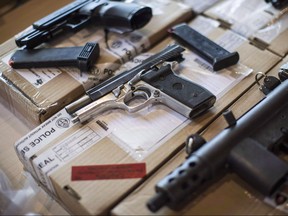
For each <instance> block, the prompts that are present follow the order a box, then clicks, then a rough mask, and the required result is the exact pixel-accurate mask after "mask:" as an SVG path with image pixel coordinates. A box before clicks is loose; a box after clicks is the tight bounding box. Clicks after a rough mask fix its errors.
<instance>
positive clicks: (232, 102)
mask: <svg viewBox="0 0 288 216" xmlns="http://www.w3.org/2000/svg"><path fill="white" fill-rule="evenodd" d="M232 2H234V1H210V4H209V3H208V5H202V7H199V5H197V6H198V7H197V8H196V7H195V8H194V6H193V4H189V2H188V1H187V2H186V4H185V1H183V2H181V3H180V2H175V1H160V0H159V1H153V2H151V3H150V2H149V4H151V6H152V8H153V9H154V16H153V18H152V21H151V22H150V23H149V24H148V25H147V26H145V27H144V28H143V29H141V30H139V31H136V32H133V33H131V34H129V35H125V36H119V35H117V34H115V33H111V35H110V36H109V40H108V45H109V47H110V49H109V48H107V44H106V43H105V41H104V35H103V32H102V31H101V30H100V29H98V28H96V27H90V28H87V29H84V30H82V31H80V32H78V33H76V34H73V35H71V36H69V38H64V37H63V38H59V39H57V40H55V41H53V42H51V43H50V44H48V45H47V46H50V47H62V46H76V45H82V44H85V43H86V42H87V41H97V42H99V44H100V47H101V51H100V56H101V57H100V59H99V60H98V61H97V64H96V65H95V66H94V69H93V71H92V73H91V74H89V75H88V74H85V75H84V76H83V77H81V76H80V75H79V71H77V69H72V68H57V69H56V68H55V69H37V70H36V69H35V70H34V69H31V70H13V69H11V68H10V66H9V65H8V64H7V62H8V60H9V56H11V54H12V53H13V52H14V51H15V50H16V49H17V48H16V46H15V45H14V43H13V40H9V41H8V42H6V43H4V44H3V45H2V47H1V51H2V54H1V59H2V62H1V65H0V69H1V72H2V79H1V80H2V85H1V89H0V93H1V96H2V97H3V98H5V99H6V101H8V104H9V106H10V107H11V109H13V110H14V111H15V112H17V113H20V115H22V116H25V117H26V118H25V119H26V120H25V121H27V122H28V123H29V124H32V125H37V124H38V126H36V127H35V128H34V129H33V130H32V131H31V132H30V133H28V134H27V135H25V136H24V137H23V138H21V139H20V140H19V141H18V142H17V143H15V150H16V153H17V154H18V157H19V159H20V160H21V162H22V163H23V165H24V167H25V169H26V170H28V171H29V172H30V173H31V174H32V176H33V177H34V178H35V180H36V181H37V182H39V184H40V185H41V186H42V187H43V188H44V189H45V190H46V191H47V193H49V194H50V195H51V196H52V197H54V198H55V199H56V200H58V201H59V203H61V205H62V206H63V207H65V209H67V210H68V212H70V213H72V214H88V215H101V214H107V213H112V214H113V215H129V214H131V215H136V214H141V215H147V214H150V212H149V211H148V209H147V208H146V203H147V201H148V199H150V198H151V197H152V196H153V195H154V193H155V191H154V185H155V184H156V183H157V182H158V181H159V180H160V179H161V178H163V177H164V176H165V175H166V174H167V173H168V172H170V171H172V170H173V169H174V168H175V167H176V166H178V164H180V163H181V162H183V161H184V160H185V156H186V155H185V153H184V149H183V148H184V144H183V143H184V142H185V140H186V138H187V136H189V135H190V134H193V133H201V132H203V131H205V133H204V136H205V138H207V140H209V138H211V137H213V136H215V135H216V134H217V133H219V132H220V131H221V130H222V129H223V128H224V127H225V126H226V125H225V123H223V122H222V121H223V120H222V119H221V117H219V115H220V114H221V113H222V112H223V110H225V109H227V108H231V109H232V110H235V113H236V115H237V117H239V116H241V115H242V114H243V113H245V112H246V111H247V110H249V108H251V107H252V106H253V105H255V104H256V103H257V102H258V101H259V100H260V99H261V98H262V97H263V94H262V93H261V92H260V91H259V90H258V89H257V88H258V86H257V85H256V84H255V74H256V73H257V72H259V71H261V72H263V73H268V72H269V74H270V73H272V74H276V71H277V69H278V68H279V65H280V64H282V63H283V62H284V63H285V60H287V58H286V59H284V60H283V58H284V56H285V55H286V54H287V52H288V50H287V48H288V47H285V43H283V37H284V36H283V35H285V34H288V33H287V32H288V31H287V28H285V20H283V21H282V19H280V21H279V22H281V24H280V25H281V31H277V32H274V33H275V34H277V35H273V37H272V36H271V37H270V38H273V40H270V41H267V40H266V41H265V43H262V42H261V44H260V45H259V43H258V41H260V36H259V34H258V33H259V31H261V30H262V29H260V28H258V29H257V28H256V26H252V24H251V23H249V22H241V23H237V22H236V21H237V17H236V18H234V19H232V18H231V17H230V16H229V15H230V14H229V13H225V16H222V15H224V13H223V11H227V8H229V5H230V4H231V3H232ZM237 2H238V4H237V5H238V6H239V8H238V7H236V6H234V8H233V9H234V10H233V11H236V12H235V13H233V14H231V16H232V15H237V14H238V13H237V11H238V10H245V11H244V12H245V13H246V12H247V11H249V9H250V8H249V7H248V6H249V5H251V4H253V7H254V9H255V7H256V6H257V8H258V7H259V10H257V11H259V17H260V18H262V16H265V17H266V16H268V15H263V14H264V13H265V11H266V10H267V8H269V10H270V11H273V12H274V13H275V14H273V16H277V11H274V10H273V9H272V7H271V6H269V5H268V4H266V3H263V2H264V1H263V2H262V1H260V0H258V1H256V0H255V1H253V2H252V1H251V2H246V1H244V0H242V1H240V0H239V1H237ZM260 2H261V3H260ZM242 4H243V5H247V8H244V6H243V5H242ZM231 7H232V6H231ZM261 10H263V11H261ZM244 12H243V11H239V14H242V13H244ZM253 15H254V16H256V15H255V14H253ZM238 16H240V15H238ZM254 16H253V17H251V19H255V20H258V18H257V17H254ZM260 18H259V19H260ZM269 18H271V17H269ZM245 19H246V18H245ZM247 19H248V18H247ZM231 20H232V21H231ZM235 20H236V21H235ZM182 22H187V23H188V25H189V26H191V27H193V28H194V29H195V30H197V31H198V32H200V33H201V34H203V35H205V36H206V37H208V38H209V39H211V40H212V41H215V42H216V43H217V44H219V45H221V46H222V47H223V48H225V49H226V50H228V51H230V52H234V51H237V52H238V53H239V55H240V61H239V63H238V64H236V65H233V66H230V67H228V68H225V69H222V70H220V71H213V70H212V69H211V66H210V65H209V64H208V63H207V62H206V61H205V60H204V59H202V58H201V57H200V56H198V55H197V54H195V53H193V51H191V50H189V49H188V48H186V50H185V51H184V52H183V57H184V59H185V60H184V61H183V62H181V63H179V65H178V67H177V68H175V69H174V71H175V73H177V74H178V75H179V76H180V77H183V78H185V79H188V80H190V81H192V82H194V83H197V84H198V85H201V86H203V87H205V88H207V89H208V90H210V91H211V92H212V93H213V94H215V95H216V97H217V101H216V103H215V105H214V107H213V108H211V109H210V110H209V111H208V112H206V113H204V114H202V115H201V116H199V117H197V118H195V119H192V120H191V119H187V118H185V117H183V116H182V115H180V114H179V113H177V112H175V111H173V110H171V109H169V108H168V107H167V106H165V104H161V105H159V104H157V105H153V106H149V107H145V108H144V109H143V110H141V111H139V112H137V113H127V112H125V111H123V110H110V111H109V112H107V113H104V114H102V115H99V116H96V117H95V118H93V119H92V120H89V121H88V122H86V123H83V124H82V123H80V122H74V121H73V116H71V115H69V114H68V113H67V112H66V110H65V109H63V107H64V106H65V105H67V104H69V103H71V102H72V101H74V100H76V99H77V98H79V97H80V96H82V95H83V94H84V93H85V90H87V89H89V88H90V87H92V86H94V85H97V84H98V83H100V82H101V81H102V80H104V79H107V78H108V77H109V76H111V75H112V74H115V73H119V71H117V69H119V68H120V67H124V68H125V70H127V69H129V68H131V67H133V66H135V65H136V64H138V62H139V61H141V60H143V59H144V58H146V57H147V56H151V55H153V54H155V53H158V52H160V51H161V50H162V49H163V48H165V47H167V45H169V44H174V43H177V41H175V40H174V39H173V38H171V37H170V36H169V35H168V33H167V29H169V28H170V27H172V26H174V25H176V24H179V23H182ZM229 22H230V23H229ZM255 22H256V21H255ZM282 22H283V23H282ZM227 23H229V25H227ZM267 23H268V19H267V22H266V23H261V25H262V24H265V25H266V24H267ZM245 24H247V25H248V24H249V26H245ZM255 25H256V24H255ZM273 25H278V22H276V23H274V24H273ZM273 25H271V26H272V27H273ZM223 26H224V27H223ZM271 26H269V28H270V27H271ZM286 26H287V27H288V25H286ZM227 27H228V28H227ZM257 27H258V26H257ZM267 28H268V27H267ZM273 28H274V27H273ZM238 29H240V30H243V29H249V30H250V31H249V34H248V33H246V34H244V33H243V32H244V30H243V31H242V32H241V31H240V30H238ZM251 29H253V30H255V31H252V30H251ZM270 33H271V32H270ZM132 38H134V39H135V38H138V39H139V41H136V42H135V40H132ZM119 41H120V42H121V44H122V45H123V44H124V45H123V47H122V48H123V49H119V47H118V48H117V49H114V50H113V49H111V47H113V46H112V44H115V43H116V42H119ZM127 41H128V42H127ZM256 41H257V43H256ZM261 41H264V39H261ZM133 43H134V44H133ZM131 44H133V46H131ZM264 44H265V46H264ZM133 47H134V48H135V47H136V49H134V48H133ZM143 48H144V49H143ZM127 54H129V55H127ZM133 57H135V58H134V61H132V62H131V61H130V60H132V58H133ZM281 60H282V61H281ZM129 61H130V62H129ZM273 67H274V68H273ZM272 68H273V69H272ZM107 71H108V72H107ZM27 74H34V75H35V74H38V75H39V74H40V75H41V76H46V79H45V80H46V82H44V83H43V84H41V85H40V86H39V85H38V86H37V85H35V82H33V81H31V80H32V79H29V78H27ZM43 79H44V78H43ZM104 99H105V98H104ZM40 123H41V124H40ZM39 124H40V125H39ZM211 163H213V162H211ZM96 174H98V175H99V176H102V177H97V175H96ZM91 176H92V177H91ZM235 179H236V180H235ZM243 184H244V183H243V182H240V183H239V180H237V177H235V176H233V175H229V176H227V177H225V179H224V180H221V181H220V182H218V183H217V184H216V186H214V188H212V189H208V190H207V193H205V194H204V195H203V196H202V197H200V198H198V199H197V202H196V203H197V205H195V204H194V203H191V205H189V206H188V207H186V208H185V209H183V210H182V211H181V214H188V215H189V214H200V213H201V214H202V213H203V214H212V213H213V214H232V213H239V214H247V213H255V214H256V213H260V214H265V213H273V214H274V213H275V214H276V213H277V211H276V210H274V209H273V208H271V207H269V206H267V205H265V204H263V203H262V202H260V201H259V200H258V198H259V199H261V197H260V196H258V195H256V197H254V196H252V195H251V194H250V193H248V192H247V191H246V188H245V185H244V186H243ZM243 187H244V189H243ZM223 193H225V194H226V193H228V194H229V195H227V197H226V196H225V197H224V196H222V197H221V198H220V199H219V196H220V195H219V194H223ZM251 196H252V197H251ZM125 197H126V198H125ZM215 200H216V201H217V203H216V204H215V203H214V202H216V201H215ZM231 200H233V202H232V201H231ZM218 202H220V203H225V206H227V208H221V207H219V206H220V204H218ZM235 202H237V205H235V204H234V203H235ZM207 205H209V206H210V207H209V208H207ZM221 206H222V207H223V205H221ZM240 206H241V207H240ZM243 206H245V208H243ZM158 213H159V214H160V215H166V214H167V215H170V214H171V215H174V214H179V212H173V211H172V210H169V209H168V208H163V209H162V210H161V211H159V212H158Z"/></svg>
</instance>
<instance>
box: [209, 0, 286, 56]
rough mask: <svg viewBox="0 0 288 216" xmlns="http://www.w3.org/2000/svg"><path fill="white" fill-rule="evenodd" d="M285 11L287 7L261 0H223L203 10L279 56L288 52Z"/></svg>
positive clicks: (260, 46)
mask: <svg viewBox="0 0 288 216" xmlns="http://www.w3.org/2000/svg"><path fill="white" fill-rule="evenodd" d="M286 13H287V8H286V9H283V10H278V9H275V8H274V7H273V6H272V4H268V3H266V2H265V1H261V0H254V1H249V0H237V1H236V2H235V1H229V0H224V1H220V2H219V3H217V4H215V5H214V6H213V7H211V8H209V9H208V10H206V11H205V15H207V16H209V17H212V18H214V19H216V20H219V21H221V23H222V25H224V26H226V27H228V28H230V29H232V30H233V31H235V32H237V33H239V34H241V35H243V36H244V37H246V38H249V39H250V40H251V41H252V42H253V43H254V44H255V45H256V46H258V47H259V48H260V49H269V50H270V51H272V52H274V53H276V54H278V55H280V56H282V57H284V56H285V55H286V54H287V53H288V45H287V43H285V41H286V38H287V37H288V17H287V16H286Z"/></svg>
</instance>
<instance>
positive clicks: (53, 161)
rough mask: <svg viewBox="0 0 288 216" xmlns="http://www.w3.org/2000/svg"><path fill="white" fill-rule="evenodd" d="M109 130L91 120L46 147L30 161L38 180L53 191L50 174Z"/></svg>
mask: <svg viewBox="0 0 288 216" xmlns="http://www.w3.org/2000/svg"><path fill="white" fill-rule="evenodd" d="M109 132H110V131H108V130H103V128H101V127H100V126H99V125H98V124H95V123H93V122H92V123H91V124H90V125H89V126H85V127H83V128H80V129H79V130H78V131H76V132H75V133H73V134H72V135H70V136H69V137H67V138H66V139H64V140H63V141H61V142H60V143H58V144H56V145H54V146H52V147H50V148H48V149H47V150H46V151H45V152H44V153H42V154H41V155H39V156H38V157H36V158H35V159H34V160H33V161H32V162H33V166H34V169H35V171H36V174H37V176H38V179H39V180H40V182H41V183H42V184H43V185H45V186H46V187H47V188H49V189H50V191H51V192H54V188H53V185H52V183H51V181H50V178H49V176H50V174H51V173H53V171H55V170H57V169H58V168H60V167H62V166H63V165H65V164H66V163H67V162H69V161H70V160H72V159H73V158H75V157H77V156H78V155H80V154H81V153H82V152H84V151H85V150H87V149H89V148H90V147H91V146H93V145H94V144H96V143H97V142H98V141H99V140H100V139H102V138H103V137H105V136H106V135H107V133H109Z"/></svg>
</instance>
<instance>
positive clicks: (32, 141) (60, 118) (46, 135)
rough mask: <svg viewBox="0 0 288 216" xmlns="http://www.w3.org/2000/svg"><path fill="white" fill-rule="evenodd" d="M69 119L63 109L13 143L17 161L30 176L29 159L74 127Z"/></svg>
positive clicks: (31, 169) (31, 170)
mask: <svg viewBox="0 0 288 216" xmlns="http://www.w3.org/2000/svg"><path fill="white" fill-rule="evenodd" d="M71 119H72V118H71V116H70V115H69V114H68V113H67V112H66V111H65V109H63V110H61V111H60V112H58V113H56V114H55V115H54V116H52V117H51V118H49V119H48V120H47V121H45V122H43V123H42V124H41V125H40V126H38V127H36V128H35V129H34V130H32V131H31V132H30V133H29V134H27V135H26V136H24V137H23V138H21V139H20V140H19V141H17V142H16V143H15V145H14V146H15V149H16V152H17V154H18V157H19V159H20V160H21V161H22V163H23V164H24V165H25V167H26V168H27V169H28V170H29V171H30V172H31V173H32V174H33V173H34V171H33V168H32V167H31V164H30V162H29V160H30V158H31V157H32V156H33V155H34V154H35V153H36V152H38V151H39V150H40V149H41V148H43V147H44V146H46V145H47V144H49V143H50V142H51V141H52V140H54V139H55V138H56V137H58V136H60V135H61V134H63V133H64V132H65V131H67V130H68V129H69V128H71V127H72V126H73V125H74V124H73V123H72V121H71Z"/></svg>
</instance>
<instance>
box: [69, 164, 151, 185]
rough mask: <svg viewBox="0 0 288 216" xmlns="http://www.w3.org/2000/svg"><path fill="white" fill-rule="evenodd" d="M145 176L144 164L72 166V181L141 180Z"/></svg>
mask: <svg viewBox="0 0 288 216" xmlns="http://www.w3.org/2000/svg"><path fill="white" fill-rule="evenodd" d="M145 175H146V165H145V163H135V164H109V165H95V166H73V167H72V176H71V179H72V181H81V180H108V179H131V178H142V177H144V176H145Z"/></svg>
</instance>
